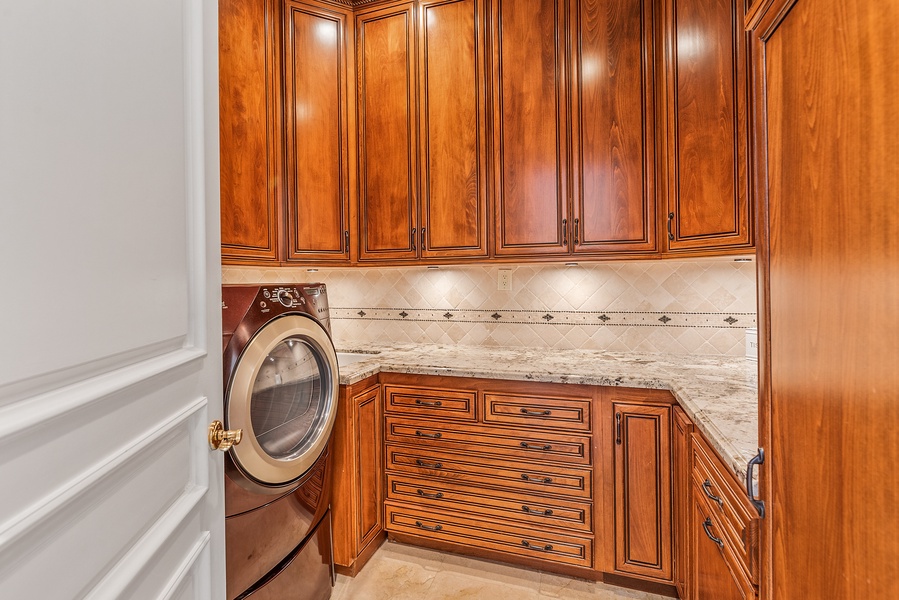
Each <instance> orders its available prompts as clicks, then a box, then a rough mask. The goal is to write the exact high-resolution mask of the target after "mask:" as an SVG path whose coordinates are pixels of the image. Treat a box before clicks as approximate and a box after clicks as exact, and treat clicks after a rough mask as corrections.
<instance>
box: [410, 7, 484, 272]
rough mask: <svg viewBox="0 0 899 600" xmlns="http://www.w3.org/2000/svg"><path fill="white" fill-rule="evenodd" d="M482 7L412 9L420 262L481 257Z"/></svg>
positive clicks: (482, 210)
mask: <svg viewBox="0 0 899 600" xmlns="http://www.w3.org/2000/svg"><path fill="white" fill-rule="evenodd" d="M484 6H485V2H484V0H448V1H447V0H426V1H424V2H421V4H420V5H419V19H420V25H419V44H418V51H419V58H418V64H419V78H418V84H419V106H420V110H421V116H420V127H421V152H420V158H421V192H420V196H419V197H420V198H421V231H420V232H419V238H420V243H421V255H422V256H423V257H437V256H486V255H487V140H486V131H487V126H486V120H487V119H486V105H487V102H486V94H487V83H486V74H485V64H484V61H485V44H484V33H485V31H484V30H485V21H486V19H485V11H484Z"/></svg>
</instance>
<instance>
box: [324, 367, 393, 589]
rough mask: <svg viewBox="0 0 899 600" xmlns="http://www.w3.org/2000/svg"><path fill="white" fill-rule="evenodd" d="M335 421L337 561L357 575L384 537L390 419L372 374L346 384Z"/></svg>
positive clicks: (347, 571) (334, 503) (335, 545)
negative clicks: (386, 440) (387, 421)
mask: <svg viewBox="0 0 899 600" xmlns="http://www.w3.org/2000/svg"><path fill="white" fill-rule="evenodd" d="M340 393H341V396H340V406H339V407H338V412H337V422H336V423H335V425H334V441H333V446H334V479H333V481H334V494H333V500H332V507H333V511H334V562H335V563H336V565H337V567H338V569H339V570H341V571H342V572H344V573H347V574H350V575H353V576H355V575H356V573H357V572H358V571H359V569H361V568H362V566H363V565H364V564H365V562H366V561H367V560H368V559H369V558H370V557H371V555H372V554H373V552H374V550H375V549H377V547H378V544H377V543H375V542H376V541H377V540H378V539H379V538H381V537H383V535H382V534H383V531H384V520H383V517H382V514H383V510H384V507H383V504H384V425H383V415H384V412H383V405H382V402H381V387H380V385H378V384H377V383H373V380H372V379H368V380H366V381H363V382H360V383H358V384H355V385H352V386H349V387H341V390H340Z"/></svg>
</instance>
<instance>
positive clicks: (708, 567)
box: [689, 489, 756, 600]
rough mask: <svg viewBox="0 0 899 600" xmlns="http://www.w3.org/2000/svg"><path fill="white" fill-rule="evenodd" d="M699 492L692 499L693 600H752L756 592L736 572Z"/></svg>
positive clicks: (727, 549) (729, 554)
mask: <svg viewBox="0 0 899 600" xmlns="http://www.w3.org/2000/svg"><path fill="white" fill-rule="evenodd" d="M701 494H702V492H700V491H699V490H698V489H697V490H695V492H694V498H693V503H692V504H693V527H692V530H691V537H692V540H693V543H692V547H693V556H694V557H695V560H694V561H693V573H692V577H690V578H689V580H690V583H691V584H692V585H691V594H690V598H692V599H693V600H754V599H755V597H756V595H755V590H754V589H753V587H752V585H751V584H750V583H749V581H748V580H747V579H746V578H745V577H743V576H741V575H740V573H739V570H738V569H735V567H734V564H733V563H734V562H735V559H734V558H733V557H732V555H731V550H730V547H729V546H728V545H727V543H726V542H725V540H724V539H723V536H724V533H723V528H722V527H721V524H720V522H719V521H717V520H716V519H715V518H714V517H713V516H712V511H710V510H708V506H707V504H706V502H705V501H704V500H703V498H702V497H701Z"/></svg>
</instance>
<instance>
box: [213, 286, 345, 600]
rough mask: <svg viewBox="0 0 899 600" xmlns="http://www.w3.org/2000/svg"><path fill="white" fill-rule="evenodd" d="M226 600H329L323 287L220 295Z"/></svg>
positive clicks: (329, 367) (329, 366)
mask: <svg viewBox="0 0 899 600" xmlns="http://www.w3.org/2000/svg"><path fill="white" fill-rule="evenodd" d="M222 325H223V327H222V333H223V336H222V345H223V360H224V377H225V398H224V403H225V406H224V408H225V411H224V421H225V428H226V429H229V430H236V429H240V430H241V431H242V432H243V435H242V439H241V441H240V443H238V444H235V445H233V446H231V448H230V449H229V450H228V452H227V453H226V455H225V474H226V477H225V543H226V548H225V552H226V561H227V562H226V577H227V596H228V599H229V600H243V599H252V600H269V599H271V600H275V599H277V600H285V599H295V600H325V599H327V598H329V597H330V595H331V585H332V583H333V562H332V558H331V520H330V510H329V504H330V487H331V485H330V484H331V472H330V464H331V461H330V455H329V449H328V444H329V440H330V438H331V430H332V428H333V425H334V419H335V416H336V413H337V393H338V371H337V353H336V352H335V350H334V345H333V343H332V342H331V335H330V333H331V332H330V318H329V314H328V296H327V290H326V289H325V286H324V285H323V284H318V283H314V284H308V283H307V284H296V285H277V286H276V285H272V286H223V288H222Z"/></svg>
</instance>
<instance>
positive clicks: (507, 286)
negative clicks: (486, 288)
mask: <svg viewBox="0 0 899 600" xmlns="http://www.w3.org/2000/svg"><path fill="white" fill-rule="evenodd" d="M496 289H498V290H500V291H508V290H511V289H512V269H500V270H499V277H498V278H497V280H496Z"/></svg>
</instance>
